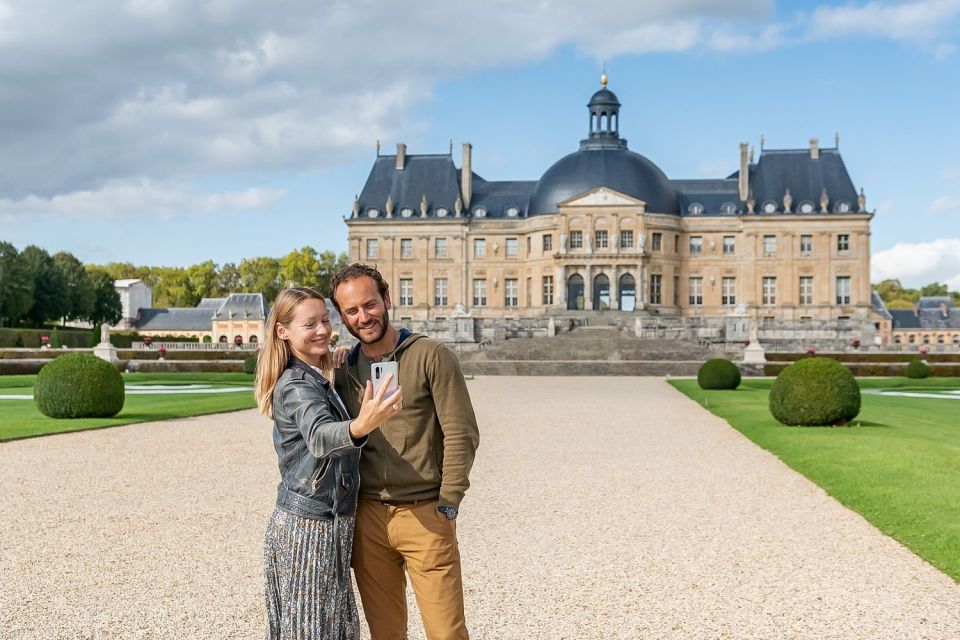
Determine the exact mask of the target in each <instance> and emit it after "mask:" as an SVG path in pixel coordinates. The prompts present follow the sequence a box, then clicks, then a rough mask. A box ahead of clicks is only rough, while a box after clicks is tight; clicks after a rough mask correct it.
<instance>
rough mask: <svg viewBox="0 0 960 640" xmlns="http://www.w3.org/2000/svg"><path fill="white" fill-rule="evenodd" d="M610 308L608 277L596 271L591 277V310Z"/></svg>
mask: <svg viewBox="0 0 960 640" xmlns="http://www.w3.org/2000/svg"><path fill="white" fill-rule="evenodd" d="M609 308H610V278H608V277H607V276H606V275H604V274H602V273H598V274H597V276H596V277H595V278H594V279H593V310H594V311H603V310H605V309H609Z"/></svg>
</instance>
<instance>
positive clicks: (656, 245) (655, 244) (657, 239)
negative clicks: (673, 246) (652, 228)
mask: <svg viewBox="0 0 960 640" xmlns="http://www.w3.org/2000/svg"><path fill="white" fill-rule="evenodd" d="M650 242H651V250H652V251H662V250H663V249H662V248H661V247H662V243H663V234H662V233H654V234H653V236H652V238H651V240H650Z"/></svg>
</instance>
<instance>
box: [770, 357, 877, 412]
mask: <svg viewBox="0 0 960 640" xmlns="http://www.w3.org/2000/svg"><path fill="white" fill-rule="evenodd" d="M770 413H772V414H773V417H774V418H776V419H777V420H779V421H780V422H782V423H783V424H787V425H803V426H814V425H833V424H846V423H847V422H849V421H850V420H852V419H853V418H855V417H856V416H857V414H858V413H860V387H859V386H857V381H856V379H855V378H854V377H853V374H852V373H850V370H849V369H847V368H846V367H844V366H843V365H842V364H840V363H839V362H837V361H836V360H832V359H830V358H816V357H813V358H804V359H802V360H798V361H797V362H795V363H794V364H792V365H790V366H789V367H787V368H786V369H784V370H783V371H781V372H780V375H778V376H777V379H776V380H775V381H774V383H773V386H772V387H771V388H770Z"/></svg>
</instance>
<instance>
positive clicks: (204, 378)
mask: <svg viewBox="0 0 960 640" xmlns="http://www.w3.org/2000/svg"><path fill="white" fill-rule="evenodd" d="M35 379H36V376H34V375H25V376H0V395H11V394H25V393H31V392H32V390H33V382H34V380H35ZM123 379H124V382H125V383H127V384H163V385H188V384H213V385H215V386H218V387H222V386H242V387H249V388H250V393H242V392H237V393H223V394H209V395H207V394H195V395H194V394H178V393H171V394H169V395H131V394H127V397H126V401H125V402H124V405H123V410H122V411H120V413H118V414H117V415H116V416H114V417H113V418H81V419H76V420H57V419H54V418H48V417H47V416H45V415H43V414H41V413H40V412H39V411H38V410H37V407H36V405H34V403H33V400H0V441H3V440H13V439H17V438H27V437H31V436H40V435H47V434H51V433H63V432H66V431H82V430H85V429H97V428H101V427H115V426H118V425H122V424H133V423H135V422H150V421H153V420H169V419H171V418H184V417H187V416H198V415H204V414H208V413H222V412H224V411H237V410H239V409H251V408H253V407H255V406H256V403H255V402H254V400H253V376H252V375H250V374H246V373H133V374H124V375H123Z"/></svg>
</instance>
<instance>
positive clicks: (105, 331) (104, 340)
mask: <svg viewBox="0 0 960 640" xmlns="http://www.w3.org/2000/svg"><path fill="white" fill-rule="evenodd" d="M109 343H110V325H106V324H102V325H100V344H109Z"/></svg>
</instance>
